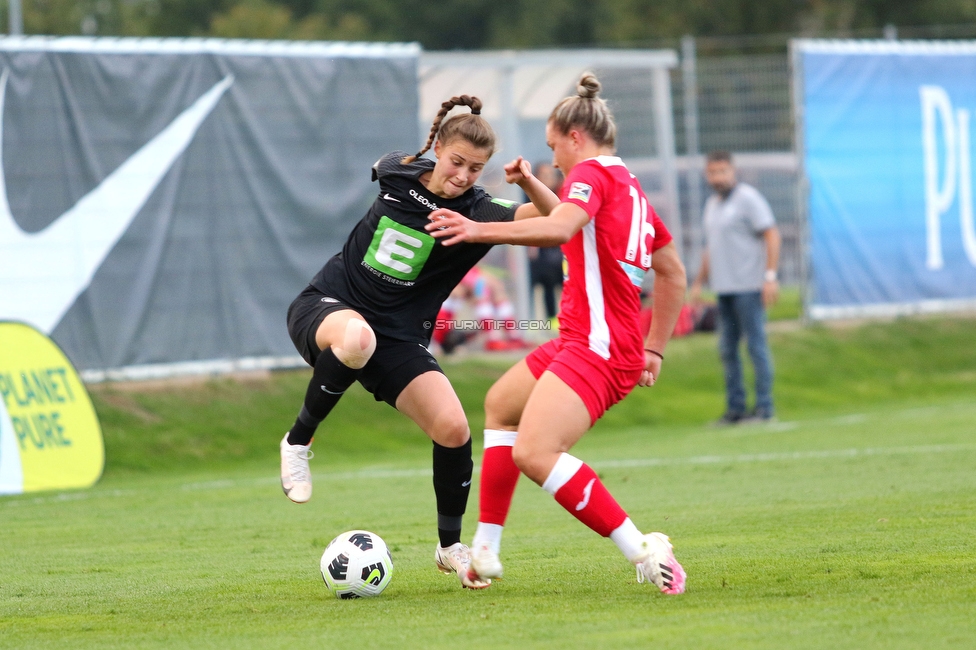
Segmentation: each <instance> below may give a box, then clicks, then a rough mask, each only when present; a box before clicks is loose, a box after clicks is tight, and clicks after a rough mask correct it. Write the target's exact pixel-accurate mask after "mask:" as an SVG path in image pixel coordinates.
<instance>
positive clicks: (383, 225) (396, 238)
mask: <svg viewBox="0 0 976 650" xmlns="http://www.w3.org/2000/svg"><path fill="white" fill-rule="evenodd" d="M433 249H434V238H433V237H431V236H430V235H428V234H427V233H425V232H421V231H419V230H414V229H413V228H408V227H406V226H404V225H403V224H399V223H397V222H396V221H394V220H393V219H390V218H389V217H380V222H379V224H378V225H377V226H376V232H375V233H373V241H371V242H370V244H369V250H367V251H366V257H365V258H364V261H365V262H366V264H368V265H369V266H371V267H372V268H374V269H376V270H377V271H379V272H381V273H385V274H387V275H389V276H390V277H394V278H397V279H398V280H416V279H417V276H418V275H420V272H421V271H422V270H423V268H424V264H426V263H427V258H428V257H430V252H431V251H432V250H433Z"/></svg>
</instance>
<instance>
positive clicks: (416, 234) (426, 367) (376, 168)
mask: <svg viewBox="0 0 976 650" xmlns="http://www.w3.org/2000/svg"><path fill="white" fill-rule="evenodd" d="M455 106H469V107H470V108H471V112H470V113H464V114H461V115H456V116H454V117H452V118H450V119H448V120H446V121H444V117H445V116H446V115H447V113H448V112H449V111H450V110H451V109H452V108H454V107H455ZM480 112H481V101H480V100H479V99H478V98H477V97H468V96H467V95H462V96H460V97H452V98H451V99H450V100H448V101H446V102H444V103H443V104H442V105H441V110H440V111H439V112H438V114H437V117H436V118H435V119H434V123H433V126H432V127H431V131H430V137H429V138H428V139H427V144H426V146H425V147H424V148H423V149H422V150H421V151H420V152H419V153H417V155H415V156H407V155H406V154H405V153H404V152H402V151H394V152H392V153H389V154H387V155H385V156H383V157H382V158H380V159H379V161H377V162H376V164H375V165H373V180H374V181H379V195H378V196H377V198H376V200H375V201H374V202H373V205H372V207H371V208H370V209H369V212H367V213H366V216H365V217H363V219H362V220H361V221H360V222H359V223H358V224H356V226H355V228H353V230H352V233H350V235H349V239H348V240H346V243H345V245H344V246H343V248H342V252H340V253H338V254H337V255H335V256H334V257H333V258H332V259H330V260H329V261H328V262H326V264H325V266H323V267H322V270H321V271H319V272H318V274H317V275H316V276H315V277H314V278H313V279H312V281H311V283H310V284H309V286H308V287H307V288H306V289H305V290H304V291H302V293H301V294H299V296H298V297H297V298H296V299H295V301H294V302H293V303H292V304H291V307H289V309H288V332H289V334H290V335H291V338H292V341H294V343H295V347H297V348H298V351H299V352H300V353H301V355H302V356H303V357H304V358H305V360H306V361H307V362H308V363H309V365H311V366H312V367H313V368H314V372H313V374H312V379H311V381H310V382H309V386H308V391H307V393H306V395H305V403H304V405H303V407H302V409H301V412H300V413H299V415H298V419H297V420H296V421H295V424H294V426H292V428H291V430H290V431H289V432H288V433H287V434H286V435H285V437H284V439H282V441H281V487H282V489H283V490H284V492H285V494H286V495H287V496H288V498H289V499H291V500H292V501H295V502H296V503H304V502H306V501H308V500H309V498H310V497H311V496H312V479H311V473H310V471H309V466H308V459H309V458H310V457H311V454H310V453H309V447H310V446H311V443H312V436H313V435H314V433H315V430H316V427H318V425H319V424H320V423H321V422H322V420H323V419H325V417H326V416H327V415H328V414H329V412H330V411H331V410H332V408H333V407H334V406H335V405H336V403H337V402H338V401H339V398H340V397H341V396H342V394H343V393H344V392H345V390H346V389H347V388H349V386H350V385H352V383H353V382H354V381H356V380H359V383H361V384H362V385H363V387H365V388H366V390H368V391H369V392H371V393H372V394H373V395H374V397H375V398H376V399H377V400H378V401H379V400H382V401H385V402H386V403H388V404H390V405H391V406H393V407H394V408H396V409H397V410H398V411H400V412H401V413H403V414H404V415H406V416H407V417H409V418H410V419H411V420H413V421H414V422H416V423H417V425H418V426H419V427H420V428H421V429H423V431H424V433H426V434H427V435H428V436H430V438H431V440H432V441H433V443H434V452H433V470H434V493H435V496H436V501H437V532H438V537H439V544H438V546H437V549H436V551H435V561H436V562H437V566H438V568H439V569H440V570H441V571H443V572H444V573H456V574H457V575H458V577H459V578H460V580H461V584H462V585H463V586H464V587H469V588H474V589H479V588H484V587H487V586H488V584H489V582H490V581H481V580H472V579H471V578H469V571H468V565H469V564H470V561H471V554H470V551H469V550H468V547H467V546H465V545H463V544H461V517H462V515H463V514H464V511H465V507H466V505H467V501H468V492H469V491H470V486H471V470H472V466H473V465H472V460H471V434H470V431H469V429H468V422H467V418H466V417H465V415H464V411H463V410H462V408H461V403H460V401H459V400H458V397H457V395H456V394H455V392H454V388H453V387H452V386H451V383H450V381H448V379H447V377H446V376H444V374H443V371H442V370H441V368H440V366H439V365H438V363H437V361H436V360H435V359H434V357H433V356H431V354H430V352H429V351H428V350H427V347H426V346H427V345H429V343H430V337H431V334H432V331H433V324H434V323H435V321H436V318H437V312H438V309H439V308H440V306H441V303H443V302H444V300H445V299H446V298H447V296H448V295H449V294H450V292H451V290H452V289H453V288H454V287H455V286H456V285H457V284H458V282H460V280H461V278H462V277H464V275H465V273H467V272H468V270H469V269H470V268H471V267H472V266H474V265H475V264H476V263H477V262H478V260H480V259H481V258H482V257H483V256H484V255H485V253H487V252H488V250H489V249H490V248H491V246H490V245H485V244H463V245H459V246H444V245H442V244H441V243H440V242H439V241H437V240H435V239H434V237H432V236H430V235H429V234H428V233H427V232H426V231H425V230H424V226H425V225H426V224H427V223H428V218H427V215H428V214H430V212H431V211H433V210H436V209H438V208H450V209H451V210H454V211H456V212H459V213H461V214H463V215H465V216H467V217H468V218H469V219H472V220H474V221H512V220H515V219H524V218H529V217H537V216H540V215H542V214H548V213H549V210H550V209H552V208H553V207H555V205H556V204H558V202H559V199H558V197H556V195H555V194H553V193H552V192H551V191H550V190H549V189H548V188H546V186H545V185H543V184H542V183H541V182H540V181H539V180H538V179H536V178H535V177H534V176H532V174H531V172H530V170H529V166H528V164H527V163H525V162H524V161H523V160H522V159H521V158H517V159H516V160H514V161H512V162H511V163H509V164H508V165H506V166H505V172H506V179H507V180H509V182H517V183H518V185H519V186H520V187H521V188H522V190H523V191H524V192H525V193H526V196H528V197H529V199H530V200H531V201H532V202H533V203H526V204H522V205H517V204H515V203H512V202H509V201H503V200H501V199H493V198H491V196H489V195H488V194H487V193H486V192H485V191H484V190H483V189H482V188H481V187H477V186H475V182H476V181H477V180H478V177H479V176H480V175H481V172H482V170H483V169H484V166H485V164H487V162H488V159H489V158H490V157H491V155H492V153H494V149H495V134H494V132H493V131H492V129H491V126H489V124H488V122H486V121H485V119H484V118H482V117H481V116H480ZM442 122H443V123H442ZM435 139H436V143H435ZM432 143H434V154H435V155H436V157H437V161H436V162H435V161H433V160H430V159H426V158H421V156H422V155H423V154H424V153H425V152H426V151H427V150H428V149H430V146H431V144H432Z"/></svg>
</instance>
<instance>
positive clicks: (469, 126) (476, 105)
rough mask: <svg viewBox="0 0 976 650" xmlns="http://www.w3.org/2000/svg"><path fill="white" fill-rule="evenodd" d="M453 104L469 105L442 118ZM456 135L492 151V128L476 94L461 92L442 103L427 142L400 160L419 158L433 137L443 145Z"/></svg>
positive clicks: (431, 142) (428, 147) (407, 160)
mask: <svg viewBox="0 0 976 650" xmlns="http://www.w3.org/2000/svg"><path fill="white" fill-rule="evenodd" d="M455 106H469V107H470V108H471V112H470V113H462V114H461V115H455V116H454V117H452V118H450V119H449V120H447V121H444V118H445V117H446V116H447V114H448V113H449V112H450V111H451V109H452V108H454V107H455ZM458 138H461V139H463V140H466V141H467V142H469V143H470V144H471V145H472V146H474V147H476V148H478V149H486V150H487V151H488V156H489V157H490V156H491V155H492V154H493V153H495V132H494V131H493V130H492V128H491V125H490V124H488V122H487V120H485V118H483V117H481V100H480V99H478V98H477V97H471V96H470V95H460V96H458V97H451V98H450V99H449V100H447V101H446V102H444V103H443V104H441V110H439V111H437V115H436V116H435V117H434V123H433V124H432V125H431V127H430V136H429V137H428V138H427V144H425V145H424V148H423V149H421V150H420V151H418V152H417V153H416V155H413V156H407V157H406V158H404V159H403V161H402V162H403V164H407V163H412V162H413V161H415V160H417V158H420V157H421V156H422V155H424V154H425V153H427V151H428V150H429V149H430V147H431V145H433V144H434V140H435V139H436V140H438V141H440V143H441V144H442V145H446V144H448V143H450V142H453V141H454V140H457V139H458Z"/></svg>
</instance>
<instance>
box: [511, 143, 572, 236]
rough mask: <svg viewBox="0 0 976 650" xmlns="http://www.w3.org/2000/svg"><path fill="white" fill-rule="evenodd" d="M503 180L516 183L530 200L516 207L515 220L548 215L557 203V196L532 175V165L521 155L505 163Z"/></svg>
mask: <svg viewBox="0 0 976 650" xmlns="http://www.w3.org/2000/svg"><path fill="white" fill-rule="evenodd" d="M505 182H506V183H509V184H511V183H515V184H517V185H518V186H519V187H520V188H522V191H523V192H525V195H526V196H527V197H529V201H531V203H523V204H522V205H520V206H519V207H518V208H516V210H515V220H516V221H519V220H521V219H532V218H534V217H542V216H545V215H548V214H549V213H550V212H552V210H553V208H555V207H556V206H557V205H559V197H558V196H556V194H555V193H554V192H553V191H552V190H550V189H549V188H548V187H546V184H545V183H543V182H542V181H540V180H539V179H538V178H536V177H535V176H533V175H532V166H531V165H530V164H529V163H528V161H527V160H525V159H524V158H522V156H519V157H518V158H516V159H515V160H513V161H512V162H510V163H508V164H507V165H505Z"/></svg>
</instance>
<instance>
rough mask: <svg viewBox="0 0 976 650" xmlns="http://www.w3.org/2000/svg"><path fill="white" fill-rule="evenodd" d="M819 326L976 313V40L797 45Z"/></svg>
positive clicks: (812, 302)
mask: <svg viewBox="0 0 976 650" xmlns="http://www.w3.org/2000/svg"><path fill="white" fill-rule="evenodd" d="M794 64H795V73H796V74H797V75H798V76H797V77H796V80H795V84H796V91H797V93H798V98H797V99H798V102H797V109H798V118H799V119H798V128H799V136H800V144H801V147H802V149H803V151H802V159H803V166H804V170H805V173H806V176H807V180H808V183H809V197H808V204H807V218H808V226H809V237H810V240H809V243H810V272H811V273H810V282H811V284H810V290H811V293H810V297H809V298H810V299H809V301H808V305H807V309H808V313H809V315H810V316H811V317H813V318H837V317H847V316H861V315H886V314H899V313H911V312H918V311H936V310H948V309H953V308H966V307H973V306H976V227H974V218H973V169H972V142H971V140H972V138H971V135H970V130H971V129H970V123H971V120H972V111H974V110H976V84H974V83H973V80H974V79H976V42H942V43H939V42H934V43H932V42H929V43H922V42H904V41H903V42H898V41H809V40H803V41H796V42H795V43H794Z"/></svg>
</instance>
